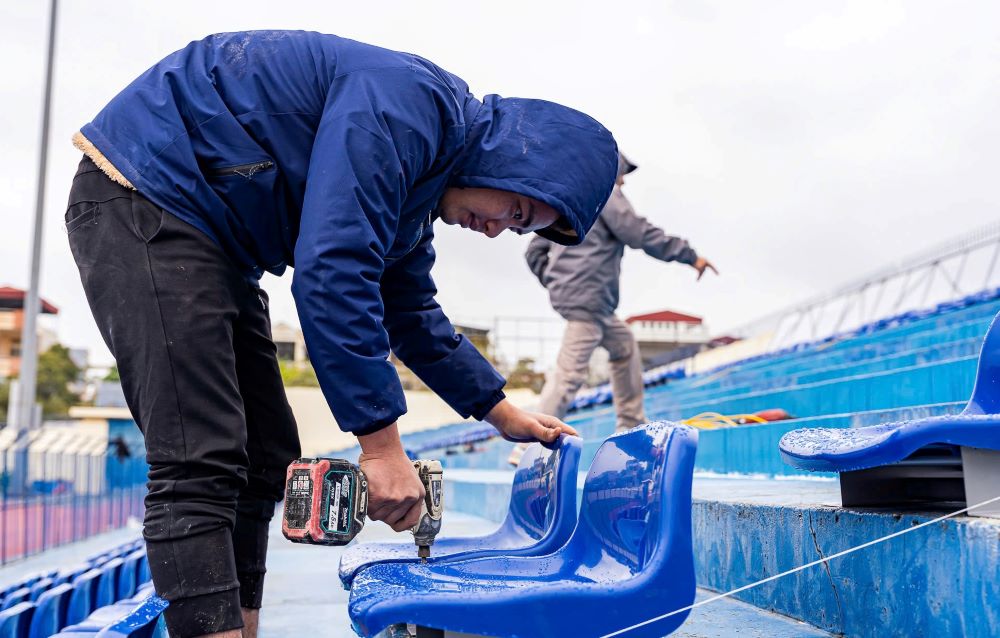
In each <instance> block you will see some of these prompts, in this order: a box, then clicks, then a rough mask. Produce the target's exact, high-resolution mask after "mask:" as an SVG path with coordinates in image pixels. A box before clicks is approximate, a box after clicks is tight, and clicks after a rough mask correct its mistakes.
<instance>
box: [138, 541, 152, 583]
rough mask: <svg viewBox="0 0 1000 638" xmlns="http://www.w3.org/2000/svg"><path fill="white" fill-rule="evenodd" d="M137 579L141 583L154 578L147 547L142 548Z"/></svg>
mask: <svg viewBox="0 0 1000 638" xmlns="http://www.w3.org/2000/svg"><path fill="white" fill-rule="evenodd" d="M135 580H136V582H137V583H139V585H142V584H143V583H148V582H150V581H151V580H153V574H152V572H150V571H149V556H147V555H146V549H145V548H143V550H142V558H141V559H140V560H139V568H138V571H137V573H136V579H135Z"/></svg>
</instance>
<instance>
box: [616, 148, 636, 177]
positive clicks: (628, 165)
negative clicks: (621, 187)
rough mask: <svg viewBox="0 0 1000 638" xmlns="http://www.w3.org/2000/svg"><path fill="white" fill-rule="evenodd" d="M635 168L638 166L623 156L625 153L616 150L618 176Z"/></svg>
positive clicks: (626, 173)
mask: <svg viewBox="0 0 1000 638" xmlns="http://www.w3.org/2000/svg"><path fill="white" fill-rule="evenodd" d="M637 168H639V166H638V165H637V164H633V163H632V162H630V161H629V159H628V158H627V157H625V153H622V152H621V151H618V177H621V176H622V175H628V174H629V173H631V172H632V171H634V170H635V169H637Z"/></svg>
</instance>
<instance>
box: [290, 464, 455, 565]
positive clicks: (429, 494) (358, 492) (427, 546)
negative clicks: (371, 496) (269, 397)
mask: <svg viewBox="0 0 1000 638" xmlns="http://www.w3.org/2000/svg"><path fill="white" fill-rule="evenodd" d="M413 468H414V469H415V470H416V471H417V476H419V477H420V482H421V483H423V485H424V500H423V503H422V504H421V508H420V519H419V520H418V521H417V524H416V525H414V526H413V527H412V528H411V529H410V531H411V532H413V542H414V543H415V544H416V546H417V556H418V557H419V558H420V559H421V560H423V561H426V560H427V558H429V557H430V555H431V545H433V544H434V538H435V537H436V536H437V534H438V532H440V531H441V515H442V514H443V512H444V484H443V482H444V472H443V470H442V469H441V462H440V461H426V460H418V461H414V462H413ZM367 512H368V479H367V478H366V477H365V473H364V472H362V471H361V468H360V467H358V466H357V465H355V464H353V463H350V462H348V461H345V460H343V459H326V458H313V459H309V458H302V459H298V460H296V461H293V462H292V464H291V465H289V466H288V473H287V474H286V477H285V514H284V516H283V518H282V521H281V532H282V533H283V534H284V535H285V538H287V539H288V540H290V541H292V542H294V543H308V544H310V545H346V544H348V543H350V542H351V541H352V540H353V539H354V537H355V536H357V535H358V534H359V533H360V532H361V529H362V528H363V527H364V526H365V516H366V514H367Z"/></svg>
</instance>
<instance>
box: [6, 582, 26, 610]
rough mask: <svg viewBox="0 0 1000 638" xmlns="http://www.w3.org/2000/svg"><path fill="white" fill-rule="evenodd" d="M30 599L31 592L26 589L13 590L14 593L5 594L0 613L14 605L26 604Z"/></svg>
mask: <svg viewBox="0 0 1000 638" xmlns="http://www.w3.org/2000/svg"><path fill="white" fill-rule="evenodd" d="M30 599H31V590H30V589H28V588H27V587H22V588H20V589H15V590H14V591H12V592H10V593H9V594H7V595H6V596H5V597H4V599H3V605H0V611H3V610H5V609H10V608H11V607H13V606H14V605H18V604H20V603H23V602H27V601H29V600H30Z"/></svg>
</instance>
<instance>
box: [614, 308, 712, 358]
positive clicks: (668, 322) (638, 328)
mask: <svg viewBox="0 0 1000 638" xmlns="http://www.w3.org/2000/svg"><path fill="white" fill-rule="evenodd" d="M625 323H627V324H628V325H629V327H630V328H632V334H634V335H635V339H636V341H637V342H638V343H639V352H640V353H642V363H643V367H650V366H656V365H662V364H664V363H669V362H670V361H676V360H678V359H682V358H685V357H689V356H692V355H694V354H696V353H698V352H699V351H701V350H702V348H704V347H705V346H706V344H708V342H709V341H710V340H711V336H710V335H709V333H708V328H707V327H706V326H705V323H704V321H703V320H702V318H701V317H695V316H694V315H687V314H684V313H682V312H676V311H674V310H660V311H659V312H649V313H646V314H642V315H633V316H631V317H629V318H627V319H626V320H625Z"/></svg>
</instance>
